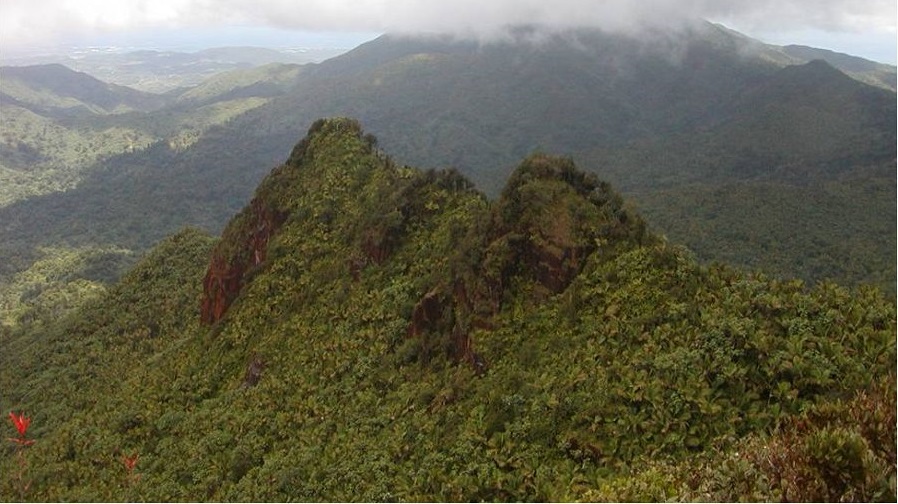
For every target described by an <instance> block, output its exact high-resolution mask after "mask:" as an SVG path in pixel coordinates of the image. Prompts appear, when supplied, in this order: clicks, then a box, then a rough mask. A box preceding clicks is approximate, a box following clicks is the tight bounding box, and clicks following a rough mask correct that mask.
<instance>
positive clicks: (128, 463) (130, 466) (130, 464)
mask: <svg viewBox="0 0 898 504" xmlns="http://www.w3.org/2000/svg"><path fill="white" fill-rule="evenodd" d="M138 459H140V454H139V453H135V454H134V455H132V456H130V457H129V456H127V455H125V456H124V457H122V462H124V464H125V469H127V470H128V472H131V471H133V470H134V466H136V465H137V460H138Z"/></svg>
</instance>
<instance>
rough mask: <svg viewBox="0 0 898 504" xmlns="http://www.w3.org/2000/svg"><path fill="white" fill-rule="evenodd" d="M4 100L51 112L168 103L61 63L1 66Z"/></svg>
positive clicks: (1, 97) (111, 109) (113, 111)
mask: <svg viewBox="0 0 898 504" xmlns="http://www.w3.org/2000/svg"><path fill="white" fill-rule="evenodd" d="M0 100H2V101H4V102H7V103H11V104H16V105H20V106H23V107H26V108H29V109H31V110H32V111H34V112H37V113H48V114H78V113H84V112H88V113H99V114H116V113H117V114H121V113H125V112H133V111H140V112H149V111H152V110H154V109H157V108H160V107H161V106H163V105H164V104H165V103H166V99H165V98H164V97H161V96H158V95H156V94H153V93H144V92H141V91H137V90H134V89H131V88H129V87H125V86H118V85H115V84H109V83H106V82H103V81H101V80H99V79H97V78H95V77H93V76H91V75H88V74H86V73H84V72H77V71H74V70H71V69H69V68H67V67H65V66H63V65H60V64H48V65H35V66H25V67H15V66H6V67H0Z"/></svg>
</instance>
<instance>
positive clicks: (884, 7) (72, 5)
mask: <svg viewBox="0 0 898 504" xmlns="http://www.w3.org/2000/svg"><path fill="white" fill-rule="evenodd" d="M896 17H898V14H896V4H895V2H894V0H645V1H640V2H638V3H636V2H633V1H631V0H606V1H603V2H601V3H599V2H595V1H592V0H555V1H552V2H547V1H545V0H495V1H489V2H485V1H483V0H453V1H451V2H449V1H445V0H442V1H426V0H390V1H387V0H355V1H349V0H307V1H304V2H302V3H301V4H298V3H297V2H294V1H290V0H4V1H3V2H2V3H0V52H2V53H6V55H9V54H10V53H16V52H19V51H23V50H26V49H28V48H33V47H47V46H53V45H65V44H69V45H71V44H76V43H77V44H82V45H90V44H92V43H96V44H98V45H99V44H102V42H101V41H106V40H128V39H129V37H130V39H133V40H140V41H143V42H142V43H144V44H146V43H148V41H151V40H153V39H154V36H155V37H158V38H159V39H160V42H161V41H165V40H167V39H172V38H174V39H177V40H189V39H190V38H191V37H194V38H204V39H205V40H208V41H209V42H206V44H207V45H212V44H216V45H263V44H265V45H270V44H266V42H265V41H267V40H273V41H278V40H284V41H290V42H291V43H292V44H293V45H297V42H298V41H299V40H309V41H312V42H311V43H315V44H319V45H321V44H323V45H330V46H331V47H338V46H340V45H344V46H345V47H346V48H349V47H352V46H354V45H357V44H358V43H361V42H363V41H364V40H367V39H370V38H373V37H374V36H376V35H377V34H378V33H384V32H398V33H421V32H431V33H433V32H441V33H455V34H458V35H463V36H477V37H489V36H490V34H493V33H497V32H498V30H500V29H502V28H504V27H507V26H508V25H515V24H528V23H533V24H542V25H549V26H555V27H559V28H567V27H598V28H602V29H606V30H611V31H633V30H638V29H640V28H642V27H645V26H659V25H668V24H677V23H683V22H686V21H689V20H694V19H708V20H710V21H715V22H719V23H722V24H724V25H726V26H728V27H730V28H733V29H736V30H738V31H741V32H743V33H745V34H746V35H749V36H752V37H755V38H758V39H760V40H762V41H765V42H769V43H774V44H783V45H785V44H793V43H794V44H804V45H811V46H815V47H820V48H823V49H830V50H834V51H837V52H844V53H848V54H852V55H856V56H861V57H865V58H868V59H873V60H876V61H881V62H884V63H890V64H895V62H896V43H895V41H896ZM218 40H221V41H222V42H223V43H219V42H213V41H218ZM92 41H96V42H92ZM283 45H287V44H283Z"/></svg>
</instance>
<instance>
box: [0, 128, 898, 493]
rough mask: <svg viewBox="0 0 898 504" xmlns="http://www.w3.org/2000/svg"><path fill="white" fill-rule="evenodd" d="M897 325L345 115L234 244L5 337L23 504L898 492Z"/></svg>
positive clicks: (4, 376) (558, 182) (843, 298)
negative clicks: (18, 418) (451, 168)
mask: <svg viewBox="0 0 898 504" xmlns="http://www.w3.org/2000/svg"><path fill="white" fill-rule="evenodd" d="M201 320H205V321H206V322H201ZM895 330H896V324H895V307H894V305H893V303H892V302H890V301H887V300H885V299H884V298H883V296H882V294H881V292H880V291H878V290H876V289H872V288H860V289H855V290H848V289H845V288H842V287H839V286H837V285H835V284H831V283H823V284H820V285H818V286H816V287H813V288H807V287H805V286H804V285H803V284H802V283H801V282H799V281H780V280H772V279H768V278H765V277H763V276H758V275H747V274H744V273H741V272H738V271H736V270H733V269H730V268H727V267H722V266H715V267H704V266H700V265H698V264H697V263H696V262H695V260H694V259H693V258H692V257H691V256H690V255H689V254H688V253H686V252H684V251H683V250H681V249H678V248H676V247H673V246H670V245H668V244H667V243H665V242H664V241H663V240H660V239H658V238H657V237H655V236H652V235H651V234H649V233H648V232H647V231H646V225H645V223H644V222H643V221H642V219H640V218H639V217H638V216H637V215H634V214H633V213H632V212H631V211H629V210H627V209H626V208H625V207H624V206H623V204H622V201H621V198H620V197H619V196H617V195H616V194H615V193H614V192H613V191H612V190H611V189H610V188H609V187H608V185H607V184H604V183H601V182H599V181H597V180H595V179H594V178H593V177H592V176H589V175H585V174H583V173H582V172H579V171H578V170H577V169H576V168H575V167H574V166H573V163H571V162H570V161H569V160H565V159H557V158H552V157H548V156H539V155H538V156H533V157H531V158H528V159H527V160H525V161H524V162H523V163H522V165H521V166H520V167H519V168H518V170H517V171H516V172H515V174H514V175H513V176H512V178H511V180H510V181H509V184H508V186H507V187H506V189H505V191H503V193H502V196H501V197H500V199H499V200H498V201H496V202H494V203H490V202H488V200H487V199H486V198H485V197H484V196H482V195H481V194H480V193H478V192H476V191H474V190H473V189H472V188H471V185H470V184H469V183H468V182H467V181H466V180H465V179H463V178H461V177H460V176H458V175H457V174H455V173H453V172H422V171H418V170H415V169H411V168H407V167H400V166H396V165H395V164H394V163H393V162H392V161H391V160H390V158H389V157H387V156H385V155H384V154H383V153H382V152H380V151H378V150H377V149H376V147H375V141H374V139H373V138H372V137H370V136H365V135H363V134H362V132H361V130H360V128H359V126H358V124H357V123H355V122H354V121H350V120H327V121H320V122H318V123H316V124H315V125H314V126H313V128H312V129H311V130H310V134H309V136H308V137H307V138H306V139H305V140H304V141H303V142H301V143H300V144H299V145H298V146H297V148H296V149H294V151H293V153H292V155H291V157H290V160H289V161H288V163H287V164H286V165H284V166H282V167H279V168H277V169H275V170H274V171H273V172H272V174H271V175H270V176H269V177H268V178H267V179H266V180H265V181H263V183H262V184H261V185H260V187H259V188H258V190H257V191H256V196H255V198H254V200H253V202H252V203H251V204H250V205H249V206H247V208H246V209H245V210H244V211H242V212H241V213H240V214H238V215H237V216H236V217H235V218H234V219H233V220H232V221H231V224H230V225H229V226H228V228H227V229H226V230H225V232H224V233H223V236H222V239H221V240H218V241H216V240H214V239H212V238H211V237H209V236H206V235H204V234H203V233H201V232H199V231H194V230H184V231H182V232H180V233H178V234H176V235H174V236H172V237H170V238H168V239H166V240H165V241H164V242H162V243H161V244H160V245H158V246H157V247H156V248H155V249H154V250H153V251H152V252H151V253H150V254H149V255H148V256H147V257H146V258H144V259H143V260H142V261H141V262H140V263H139V264H138V265H137V266H136V267H135V268H134V269H133V270H132V271H130V272H129V273H128V274H127V275H126V277H125V278H124V279H123V280H122V281H121V282H120V283H118V284H117V285H115V286H114V287H112V288H110V289H109V290H108V292H106V293H104V294H102V295H101V296H99V297H98V298H97V299H96V300H94V301H91V302H89V303H88V304H87V305H86V306H84V307H82V308H80V309H78V310H77V311H75V312H74V313H73V314H72V315H70V316H68V317H67V318H65V319H64V320H61V321H59V322H58V323H52V324H47V325H43V326H31V327H25V328H20V329H18V330H13V331H12V332H11V333H9V334H4V335H2V338H3V340H2V345H3V352H2V355H0V389H2V390H3V396H2V397H0V408H2V409H3V410H4V411H6V410H13V411H16V412H22V411H24V412H25V414H26V415H27V416H29V417H30V418H31V419H32V423H31V427H30V430H29V431H28V438H29V439H33V440H34V441H35V442H34V443H33V444H31V445H28V446H25V445H24V444H22V443H7V444H6V446H5V447H4V448H3V450H2V451H0V459H2V460H0V474H2V475H3V477H2V478H0V496H2V497H3V498H4V499H8V500H19V499H23V500H50V501H53V500H112V501H122V500H131V501H133V500H155V501H171V500H240V501H247V500H252V501H270V500H319V501H320V500H327V501H330V500H343V501H374V500H451V501H474V500H598V499H611V500H630V499H636V500H643V499H645V500H655V499H665V500H666V499H681V500H698V499H714V500H739V499H749V500H767V499H770V500H778V499H783V500H785V499H789V500H793V499H798V500H805V499H809V500H844V499H848V500H878V499H891V500H894V499H895V479H894V473H895V452H894V444H895V422H894V395H895V389H894V386H895V359H896V354H895ZM890 415H891V416H890ZM4 428H5V429H7V431H6V432H8V433H9V434H8V436H4V437H13V436H14V432H15V431H14V430H13V427H12V426H11V425H7V426H6V427H4Z"/></svg>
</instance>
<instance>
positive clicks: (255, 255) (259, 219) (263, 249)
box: [200, 198, 286, 324]
mask: <svg viewBox="0 0 898 504" xmlns="http://www.w3.org/2000/svg"><path fill="white" fill-rule="evenodd" d="M244 212H248V213H249V215H248V219H246V220H238V221H235V223H236V224H235V223H232V226H235V227H236V228H237V229H228V230H227V231H226V233H225V234H226V237H227V238H226V239H223V240H222V243H223V244H224V245H229V243H226V242H229V241H230V240H229V239H228V238H230V239H233V238H234V235H237V238H238V239H240V238H241V237H242V240H241V241H240V242H239V243H237V244H236V245H237V248H236V250H234V249H233V248H231V249H228V248H226V247H223V246H221V245H220V246H219V247H217V248H216V250H215V251H214V252H213V253H212V259H211V260H210V263H209V269H208V271H207V272H206V277H205V279H204V280H203V294H204V295H203V302H202V307H201V310H200V318H201V320H202V321H203V322H204V323H206V324H214V323H215V322H217V321H218V320H220V319H221V318H222V317H223V316H224V314H225V312H226V311H227V310H228V308H229V307H230V306H231V303H233V302H234V299H236V298H237V296H238V294H240V289H241V288H242V287H243V280H244V277H245V275H246V273H247V271H249V270H250V269H251V268H254V267H257V266H259V265H260V264H262V262H264V261H265V258H266V256H267V254H268V242H269V241H270V240H271V237H272V236H273V235H274V233H275V232H276V231H277V230H278V228H279V227H280V226H281V224H283V222H284V220H285V219H286V215H284V214H283V213H281V212H278V211H277V210H275V209H272V208H270V207H269V206H267V205H265V204H264V202H262V201H261V200H260V199H259V198H255V199H253V200H252V202H250V206H249V207H248V209H247V210H244ZM241 223H242V225H241ZM228 235H230V236H228Z"/></svg>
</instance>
